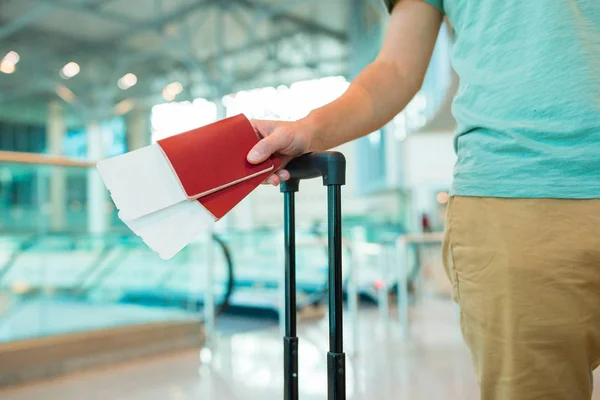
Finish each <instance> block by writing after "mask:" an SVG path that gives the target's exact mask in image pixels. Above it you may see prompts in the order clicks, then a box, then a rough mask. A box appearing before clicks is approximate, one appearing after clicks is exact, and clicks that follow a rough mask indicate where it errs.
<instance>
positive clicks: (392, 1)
mask: <svg viewBox="0 0 600 400" xmlns="http://www.w3.org/2000/svg"><path fill="white" fill-rule="evenodd" d="M384 1H385V5H386V7H387V9H388V11H389V12H392V9H393V8H394V5H396V3H397V2H398V1H399V0H384ZM423 1H424V2H426V3H429V4H431V5H432V6H434V7H435V8H437V9H438V10H440V11H441V12H444V0H423Z"/></svg>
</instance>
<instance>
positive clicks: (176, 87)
mask: <svg viewBox="0 0 600 400" xmlns="http://www.w3.org/2000/svg"><path fill="white" fill-rule="evenodd" d="M165 89H166V90H168V91H169V92H172V93H174V94H175V95H178V94H179V93H181V92H182V91H183V85H182V84H181V83H179V82H172V83H169V84H168V85H167V87H166V88H165Z"/></svg>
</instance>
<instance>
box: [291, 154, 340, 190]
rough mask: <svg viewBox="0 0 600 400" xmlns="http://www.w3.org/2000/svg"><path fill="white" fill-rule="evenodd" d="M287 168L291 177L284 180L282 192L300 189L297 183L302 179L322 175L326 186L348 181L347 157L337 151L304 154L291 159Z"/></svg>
mask: <svg viewBox="0 0 600 400" xmlns="http://www.w3.org/2000/svg"><path fill="white" fill-rule="evenodd" d="M285 169H286V170H288V172H289V173H290V179H289V180H288V181H285V182H282V188H281V191H282V192H288V191H290V190H291V189H295V190H293V191H298V188H297V187H295V185H296V183H297V182H298V181H299V180H301V179H313V178H318V177H322V178H323V185H325V186H329V185H344V184H345V183H346V158H345V157H344V155H343V154H342V153H339V152H336V151H325V152H322V153H307V154H304V155H302V156H300V157H297V158H294V159H293V160H292V161H290V162H289V163H288V165H287V166H286V167H285Z"/></svg>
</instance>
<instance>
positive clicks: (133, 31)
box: [99, 0, 218, 46]
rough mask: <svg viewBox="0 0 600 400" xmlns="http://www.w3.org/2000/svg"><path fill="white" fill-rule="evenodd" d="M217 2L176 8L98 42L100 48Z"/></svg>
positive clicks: (202, 0)
mask: <svg viewBox="0 0 600 400" xmlns="http://www.w3.org/2000/svg"><path fill="white" fill-rule="evenodd" d="M217 1H218V0H196V1H195V2H193V3H190V4H187V5H185V6H183V7H181V8H178V9H177V10H175V11H173V12H170V13H168V14H165V15H163V16H161V17H160V18H157V19H155V20H151V21H146V22H141V23H138V24H136V25H135V26H133V28H131V29H127V30H124V31H122V32H120V33H119V34H117V35H115V36H113V37H111V38H109V39H106V40H103V41H102V42H99V44H100V45H101V46H105V45H112V44H115V43H118V42H121V41H123V39H124V38H127V37H129V36H132V35H135V34H137V33H139V32H142V31H146V30H153V29H157V28H160V27H162V26H164V25H167V24H170V23H172V22H176V21H178V20H180V19H183V18H186V17H188V16H189V15H190V13H192V12H194V11H196V10H198V9H199V8H201V7H204V6H209V5H212V4H215V3H216V2H217Z"/></svg>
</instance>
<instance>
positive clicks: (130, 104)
mask: <svg viewBox="0 0 600 400" xmlns="http://www.w3.org/2000/svg"><path fill="white" fill-rule="evenodd" d="M134 107H135V102H134V101H133V100H132V99H125V100H123V101H121V102H119V103H118V104H117V105H115V112H116V113H117V114H118V115H124V114H127V113H128V112H129V111H131V110H133V108H134Z"/></svg>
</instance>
